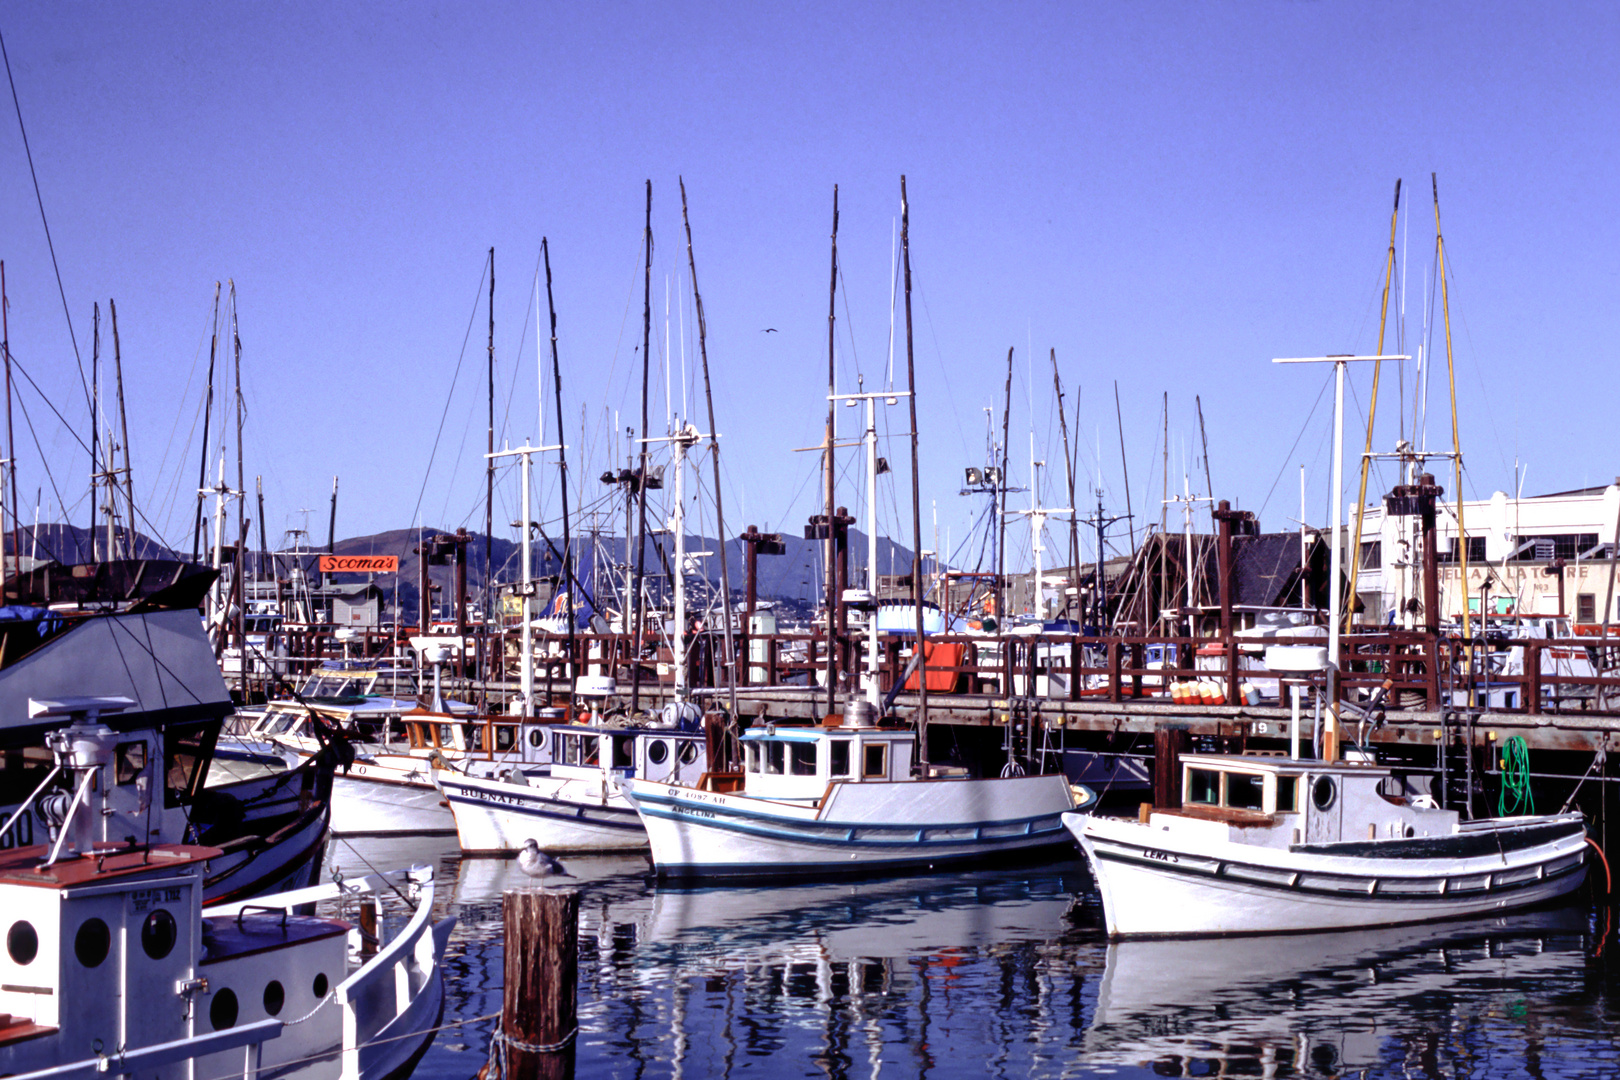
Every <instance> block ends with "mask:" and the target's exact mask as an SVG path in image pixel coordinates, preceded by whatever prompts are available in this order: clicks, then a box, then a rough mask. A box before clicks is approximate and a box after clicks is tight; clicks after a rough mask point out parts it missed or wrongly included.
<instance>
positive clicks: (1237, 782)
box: [1226, 773, 1266, 810]
mask: <svg viewBox="0 0 1620 1080" xmlns="http://www.w3.org/2000/svg"><path fill="white" fill-rule="evenodd" d="M1226 805H1227V806H1230V807H1232V808H1233V809H1235V810H1260V809H1264V807H1265V805H1266V778H1265V777H1263V776H1256V775H1255V774H1253V773H1227V774H1226Z"/></svg>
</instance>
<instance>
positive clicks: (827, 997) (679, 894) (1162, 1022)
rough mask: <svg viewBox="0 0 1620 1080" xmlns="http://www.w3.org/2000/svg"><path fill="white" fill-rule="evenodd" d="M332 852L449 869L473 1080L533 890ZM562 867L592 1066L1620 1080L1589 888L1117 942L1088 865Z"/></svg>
mask: <svg viewBox="0 0 1620 1080" xmlns="http://www.w3.org/2000/svg"><path fill="white" fill-rule="evenodd" d="M329 861H330V862H331V864H332V866H333V867H334V868H335V869H336V871H337V872H339V873H350V874H352V873H357V872H360V873H363V872H366V871H367V870H368V868H371V867H375V868H379V869H381V868H386V867H390V866H401V865H408V864H412V863H428V864H432V865H434V866H436V867H437V869H438V871H439V874H440V880H441V883H442V884H441V892H440V894H439V896H440V899H439V901H438V903H439V904H440V906H441V907H442V908H443V911H444V913H445V914H448V915H454V916H456V917H457V919H458V920H459V922H458V925H457V926H456V929H455V932H454V935H453V936H452V938H451V941H450V946H449V949H448V951H447V954H446V957H445V973H446V980H447V985H446V988H445V990H446V994H445V1001H446V1004H445V1017H444V1022H445V1024H446V1027H445V1029H444V1030H443V1031H441V1033H440V1034H439V1036H438V1038H437V1040H436V1041H435V1043H434V1045H433V1047H432V1048H431V1049H430V1050H429V1051H428V1053H427V1055H426V1057H425V1058H424V1059H423V1060H422V1062H421V1064H420V1066H419V1067H418V1068H417V1071H416V1074H415V1075H416V1077H418V1078H419V1080H469V1078H471V1077H472V1076H473V1075H474V1074H476V1073H477V1071H478V1070H479V1068H480V1067H482V1066H483V1064H484V1063H485V1061H486V1060H487V1058H488V1056H489V1047H490V1033H491V1031H492V1030H493V1028H494V1025H495V1020H494V1019H493V1016H494V1015H495V1014H497V1013H498V1012H499V1010H500V1006H501V983H502V963H503V957H504V943H503V940H502V915H501V894H502V892H503V891H504V890H506V889H509V888H532V887H534V883H533V882H532V881H531V880H530V879H529V878H527V877H525V876H524V875H523V874H522V873H521V872H520V871H519V870H518V869H517V866H516V864H515V862H514V861H513V860H510V859H490V858H466V859H463V858H461V857H460V855H459V852H458V851H457V850H456V849H455V847H454V840H453V839H450V840H440V839H416V840H409V841H401V840H388V841H381V840H370V841H367V840H334V841H333V843H332V849H331V852H330V855H329ZM566 862H567V865H568V869H569V870H570V871H571V872H572V873H573V874H574V875H576V877H577V880H576V881H572V882H568V881H558V882H556V885H560V886H565V887H569V888H577V889H578V890H579V892H580V941H579V1022H580V1031H579V1036H578V1045H577V1051H576V1058H575V1061H576V1066H575V1075H577V1076H579V1077H582V1078H585V1077H590V1078H596V1077H623V1078H637V1080H640V1078H664V1077H669V1078H698V1077H702V1078H709V1077H742V1076H749V1077H756V1076H757V1077H797V1076H806V1077H834V1078H845V1077H848V1078H863V1080H865V1078H876V1077H890V1078H893V1077H934V1078H939V1080H946V1078H956V1077H964V1078H965V1077H1009V1078H1020V1080H1022V1078H1026V1077H1092V1076H1099V1077H1100V1076H1110V1077H1137V1076H1140V1077H1150V1076H1257V1077H1271V1076H1311V1077H1318V1076H1320V1077H1380V1076H1387V1077H1447V1078H1455V1077H1531V1078H1544V1077H1571V1078H1576V1077H1580V1078H1587V1077H1620V993H1617V991H1620V975H1617V972H1616V967H1615V964H1614V963H1613V959H1612V956H1611V950H1612V948H1613V947H1614V941H1613V931H1612V925H1611V924H1612V919H1613V912H1612V909H1604V908H1600V907H1593V906H1592V905H1591V902H1590V900H1589V898H1588V896H1587V894H1586V892H1585V891H1584V890H1583V891H1582V892H1581V893H1580V894H1578V899H1577V900H1576V902H1574V903H1572V904H1568V905H1564V906H1561V907H1558V908H1554V909H1545V910H1538V911H1533V912H1526V913H1519V914H1509V915H1503V916H1499V917H1494V918H1486V919H1477V920H1469V921H1466V922H1456V923H1447V924H1441V925H1429V926H1422V927H1409V928H1399V929H1386V930H1376V931H1373V930H1369V931H1361V932H1350V933H1333V934H1319V935H1288V936H1278V937H1264V938H1244V939H1228V940H1203V941H1140V942H1124V943H1117V944H1109V942H1108V941H1107V940H1106V939H1105V937H1104V936H1103V934H1102V932H1101V929H1100V926H1101V918H1100V916H1101V912H1100V909H1099V908H1098V906H1097V899H1096V895H1095V892H1094V891H1093V888H1092V884H1091V880H1090V877H1089V875H1088V874H1087V873H1086V871H1085V868H1084V865H1083V863H1082V862H1081V861H1080V860H1079V858H1078V857H1076V858H1075V859H1074V860H1072V861H1062V862H1058V863H1053V864H1050V865H1046V866H1040V867H1035V868H1023V869H1017V870H1012V869H1008V870H990V871H982V872H972V873H951V874H939V875H929V876H917V877H905V878H884V879H875V880H863V881H853V882H841V883H837V884H825V885H786V886H782V885H779V886H766V887H757V888H736V887H732V888H715V889H697V890H686V889H669V888H665V887H659V886H655V885H653V884H651V883H649V881H648V879H647V876H646V871H647V864H646V861H645V860H644V859H643V858H641V857H639V856H632V857H595V858H592V857H575V858H571V859H568V860H566ZM1595 870H1596V872H1597V873H1598V874H1599V875H1601V873H1602V871H1601V868H1595Z"/></svg>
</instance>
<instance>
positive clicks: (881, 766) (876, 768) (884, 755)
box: [861, 742, 889, 777]
mask: <svg viewBox="0 0 1620 1080" xmlns="http://www.w3.org/2000/svg"><path fill="white" fill-rule="evenodd" d="M861 775H862V776H863V777H873V776H876V777H884V776H888V775H889V744H888V743H881V742H874V743H867V744H865V745H864V746H862V747H861Z"/></svg>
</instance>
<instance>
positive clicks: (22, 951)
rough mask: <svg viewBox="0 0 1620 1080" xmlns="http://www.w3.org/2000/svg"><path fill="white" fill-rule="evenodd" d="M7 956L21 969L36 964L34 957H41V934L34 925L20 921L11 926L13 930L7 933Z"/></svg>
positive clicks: (24, 920) (23, 920) (26, 921)
mask: <svg viewBox="0 0 1620 1080" xmlns="http://www.w3.org/2000/svg"><path fill="white" fill-rule="evenodd" d="M6 954H7V955H8V956H10V957H11V960H12V963H14V964H17V965H18V966H19V967H26V966H28V965H29V964H32V963H33V962H34V957H36V956H38V955H39V932H38V931H37V930H35V929H34V924H33V923H31V922H29V921H28V920H26V919H19V920H17V921H16V922H14V923H12V924H11V929H10V930H8V931H6Z"/></svg>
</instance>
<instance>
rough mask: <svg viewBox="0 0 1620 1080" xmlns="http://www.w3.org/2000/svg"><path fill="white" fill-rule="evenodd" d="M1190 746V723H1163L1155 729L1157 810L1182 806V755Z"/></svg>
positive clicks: (1154, 793) (1154, 790)
mask: <svg viewBox="0 0 1620 1080" xmlns="http://www.w3.org/2000/svg"><path fill="white" fill-rule="evenodd" d="M1186 746H1187V725H1186V724H1160V725H1159V726H1158V727H1156V728H1154V729H1153V805H1154V807H1155V808H1157V809H1160V810H1174V809H1176V808H1178V807H1180V806H1181V754H1182V751H1183V750H1184V749H1185V748H1186Z"/></svg>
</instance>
